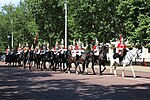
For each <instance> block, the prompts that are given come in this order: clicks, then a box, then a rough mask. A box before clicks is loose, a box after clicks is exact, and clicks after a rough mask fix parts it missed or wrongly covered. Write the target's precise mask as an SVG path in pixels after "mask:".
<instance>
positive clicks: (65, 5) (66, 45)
mask: <svg viewBox="0 0 150 100" xmlns="http://www.w3.org/2000/svg"><path fill="white" fill-rule="evenodd" d="M64 7H65V47H66V48H67V50H68V44H67V43H68V41H67V40H68V39H67V38H68V37H67V3H66V1H65V4H64Z"/></svg>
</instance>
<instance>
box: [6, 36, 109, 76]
mask: <svg viewBox="0 0 150 100" xmlns="http://www.w3.org/2000/svg"><path fill="white" fill-rule="evenodd" d="M106 49H107V46H106V45H104V44H100V43H99V42H98V41H97V39H96V41H95V45H92V44H86V46H84V45H83V43H81V41H80V40H79V41H75V40H74V41H73V44H72V45H69V46H68V50H67V49H66V48H65V47H64V43H63V39H62V41H61V44H60V45H59V43H58V42H57V41H56V44H55V46H54V48H52V49H50V48H49V44H46V43H45V42H44V43H43V45H42V46H40V43H38V45H37V46H36V47H35V48H34V47H33V45H32V46H31V47H29V46H28V44H26V46H25V47H21V45H20V44H19V47H18V49H17V50H15V49H12V50H10V49H9V48H8V49H7V54H6V64H8V65H9V66H10V65H12V66H23V67H24V68H29V69H31V70H32V69H41V70H48V69H49V70H51V71H59V70H60V71H61V72H68V73H70V72H71V68H73V67H74V68H75V72H76V73H77V74H88V70H87V68H88V67H89V64H90V63H91V66H90V67H91V68H92V71H93V74H96V72H95V70H94V69H95V68H94V66H95V65H97V64H98V65H99V69H100V71H99V73H100V74H102V72H104V70H105V69H106V67H105V63H106V62H107V57H106V53H107V50H106ZM73 64H74V66H72V65H73ZM101 65H103V66H104V68H103V70H102V69H101Z"/></svg>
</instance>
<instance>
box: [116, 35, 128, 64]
mask: <svg viewBox="0 0 150 100" xmlns="http://www.w3.org/2000/svg"><path fill="white" fill-rule="evenodd" d="M126 48H127V46H126V45H125V43H124V39H123V37H122V36H120V42H119V43H118V45H117V53H118V56H119V61H120V62H121V61H122V60H123V58H124V57H125V55H126V53H127V50H126Z"/></svg>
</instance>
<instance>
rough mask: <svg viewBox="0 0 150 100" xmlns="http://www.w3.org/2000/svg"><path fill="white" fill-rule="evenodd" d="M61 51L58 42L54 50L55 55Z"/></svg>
mask: <svg viewBox="0 0 150 100" xmlns="http://www.w3.org/2000/svg"><path fill="white" fill-rule="evenodd" d="M59 49H60V46H59V44H58V41H56V44H55V46H54V49H53V51H54V54H57V53H58V52H59Z"/></svg>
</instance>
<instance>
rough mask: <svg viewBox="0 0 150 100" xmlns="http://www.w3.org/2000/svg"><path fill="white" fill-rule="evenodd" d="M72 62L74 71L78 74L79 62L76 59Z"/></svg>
mask: <svg viewBox="0 0 150 100" xmlns="http://www.w3.org/2000/svg"><path fill="white" fill-rule="evenodd" d="M74 64H75V71H76V74H77V75H78V74H79V72H78V71H77V67H80V66H79V62H78V61H77V62H74Z"/></svg>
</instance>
